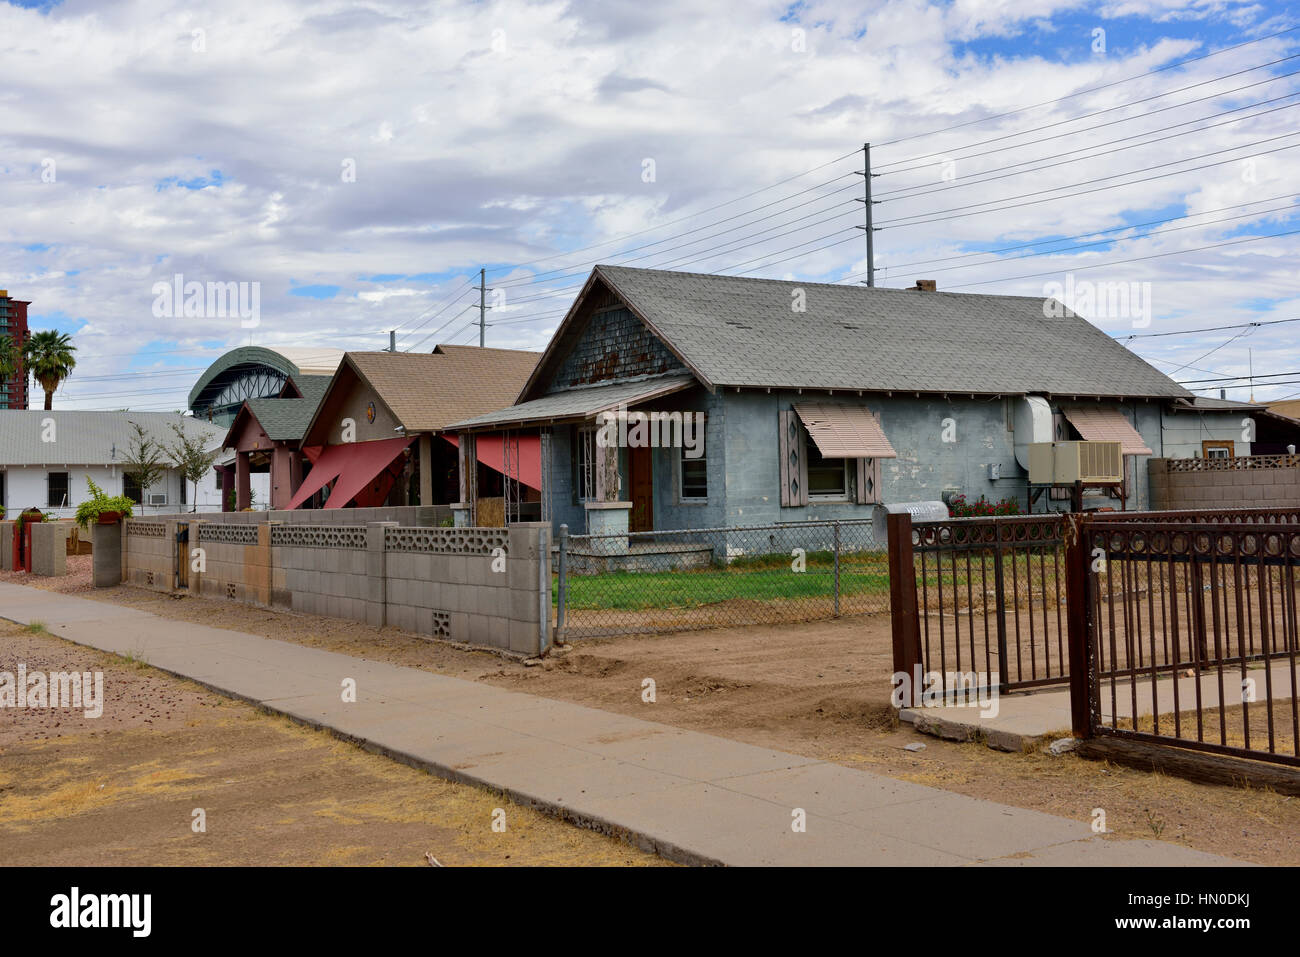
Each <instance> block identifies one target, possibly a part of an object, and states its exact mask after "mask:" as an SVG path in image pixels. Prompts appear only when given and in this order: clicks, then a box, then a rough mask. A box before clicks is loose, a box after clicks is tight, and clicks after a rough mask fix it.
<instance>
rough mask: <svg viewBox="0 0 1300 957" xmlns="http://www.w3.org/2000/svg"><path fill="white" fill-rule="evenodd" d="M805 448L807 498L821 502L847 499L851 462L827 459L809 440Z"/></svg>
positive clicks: (848, 460)
mask: <svg viewBox="0 0 1300 957" xmlns="http://www.w3.org/2000/svg"><path fill="white" fill-rule="evenodd" d="M805 447H806V450H807V451H806V453H805V454H806V455H807V457H808V497H809V498H810V499H820V500H822V501H838V500H843V499H845V498H848V495H849V481H850V480H849V465H850V462H851V460H850V459H828V458H826V457H825V456H823V455H822V454H821V451H820V450H819V449H818V448H817V444H816V443H815V442H813V441H811V440H808V441H807V443H806V446H805Z"/></svg>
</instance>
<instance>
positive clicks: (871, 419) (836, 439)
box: [794, 402, 898, 459]
mask: <svg viewBox="0 0 1300 957" xmlns="http://www.w3.org/2000/svg"><path fill="white" fill-rule="evenodd" d="M794 411H795V414H796V415H797V416H799V420H800V421H801V422H803V424H804V427H805V428H806V429H807V430H808V434H809V435H810V436H812V440H813V444H814V445H816V446H817V450H818V451H819V452H821V454H822V455H824V456H826V458H831V459H895V458H898V453H897V452H895V451H894V447H893V446H892V445H890V444H889V439H887V438H885V431H884V429H882V428H881V427H880V420H879V419H878V418H876V415H875V413H874V412H872V411H871V410H870V409H868V408H867V407H866V406H864V405H839V404H837V403H834V402H797V403H795V407H794Z"/></svg>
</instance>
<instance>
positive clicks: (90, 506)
mask: <svg viewBox="0 0 1300 957" xmlns="http://www.w3.org/2000/svg"><path fill="white" fill-rule="evenodd" d="M86 487H87V488H89V489H90V498H88V499H86V500H85V501H84V502H82V503H81V504H80V505H78V506H77V524H78V525H80V526H81V527H82V528H85V529H89V528H90V526H91V525H93V524H95V523H96V522H98V521H99V516H101V515H103V514H104V513H105V512H119V513H120V514H121V515H122V517H124V518H130V517H131V507H132V505H134V504H135V503H134V502H132V501H131V500H130V499H129V498H127V497H126V496H125V495H106V494H105V493H104V490H103V489H102V488H100V487H99V486H98V485H96V484H95V480H94V479H92V478H91V477H90V476H89V475H87V476H86Z"/></svg>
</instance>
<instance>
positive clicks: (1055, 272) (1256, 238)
mask: <svg viewBox="0 0 1300 957" xmlns="http://www.w3.org/2000/svg"><path fill="white" fill-rule="evenodd" d="M1298 233H1300V229H1292V230H1289V231H1287V232H1284V233H1271V234H1269V235H1267V236H1247V237H1245V238H1244V239H1234V240H1228V241H1226V242H1221V243H1211V244H1210V245H1208V246H1197V247H1194V248H1192V249H1175V250H1173V251H1172V252H1167V253H1156V254H1155V255H1152V256H1137V257H1135V258H1133V259H1116V260H1113V261H1111V262H1105V263H1092V264H1091V265H1087V266H1074V267H1071V268H1072V271H1073V272H1083V271H1084V270H1085V269H1101V268H1103V267H1105V266H1123V265H1125V264H1126V263H1139V262H1146V261H1147V260H1150V259H1163V258H1165V257H1167V256H1177V255H1178V254H1180V253H1199V252H1204V251H1205V250H1207V249H1220V248H1222V247H1224V246H1240V245H1241V244H1242V243H1255V242H1259V241H1260V240H1261V239H1282V238H1285V237H1287V236H1295V235H1296V234H1298ZM1059 274H1060V270H1058V269H1049V270H1048V271H1047V272H1038V273H1029V274H1028V275H1024V276H1007V277H1004V278H1002V279H986V280H984V281H983V282H967V283H962V284H961V285H959V286H951V287H949V288H951V289H967V288H969V287H971V286H987V285H989V284H990V283H995V282H1015V281H1017V280H1019V279H1037V278H1039V277H1041V276H1056V275H1059ZM1282 321H1289V320H1282ZM1157 334H1158V333H1153V335H1157Z"/></svg>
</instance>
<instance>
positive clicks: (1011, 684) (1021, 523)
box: [891, 515, 1069, 691]
mask: <svg viewBox="0 0 1300 957" xmlns="http://www.w3.org/2000/svg"><path fill="white" fill-rule="evenodd" d="M904 524H905V525H906V526H907V527H908V530H907V532H904V533H901V534H902V535H903V536H905V538H906V540H905V541H898V542H896V543H894V542H891V547H894V546H895V545H896V546H897V547H898V548H899V549H900V552H901V554H900V556H899V559H898V561H899V563H900V564H899V568H900V574H901V575H902V576H903V577H904V578H905V577H906V571H907V569H908V568H909V566H910V568H911V569H912V572H913V574H912V581H911V583H910V584H909V583H908V582H907V581H906V580H904V581H900V583H899V585H900V587H907V588H908V591H909V594H908V595H905V596H899V604H900V606H901V605H908V606H910V607H913V608H914V609H915V611H914V615H913V617H912V618H911V622H912V627H913V628H914V635H912V636H909V638H910V640H911V641H912V646H911V650H910V651H909V652H908V653H907V654H906V655H905V658H906V661H903V662H899V661H897V660H896V669H895V670H898V671H902V672H903V673H906V674H910V673H911V671H912V667H910V666H909V665H915V664H919V665H920V666H921V667H922V668H923V669H924V673H925V674H927V675H935V676H938V679H937V680H938V682H939V684H940V686H941V687H936V688H935V689H934V690H943V691H949V690H953V688H952V687H950V685H952V686H956V687H961V686H964V685H965V683H966V682H967V681H968V680H969V676H971V675H972V674H974V675H976V676H978V675H983V678H982V680H979V683H980V684H986V685H988V686H994V685H996V686H997V687H998V688H999V689H1000V690H1002V691H1011V690H1015V689H1017V688H1028V687H1033V686H1036V685H1043V684H1050V683H1054V682H1060V681H1063V680H1065V678H1066V677H1067V675H1068V673H1069V665H1068V650H1067V644H1066V637H1065V619H1064V608H1063V605H1064V600H1065V578H1064V574H1063V568H1062V559H1063V554H1062V544H1063V539H1062V521H1061V517H1060V516H1059V515H1026V516H1016V517H1007V518H955V519H949V520H947V521H939V522H921V523H917V524H916V525H912V524H911V522H910V521H907V522H905V523H904ZM897 657H898V656H897V655H896V658H897Z"/></svg>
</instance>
